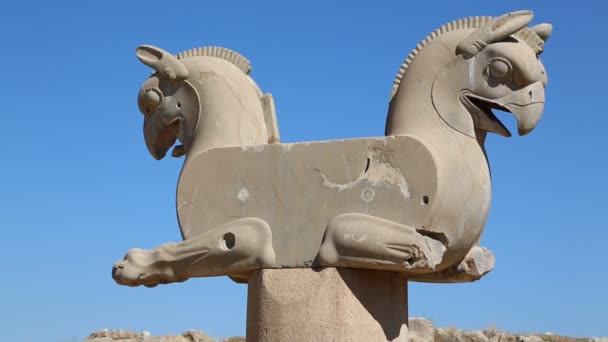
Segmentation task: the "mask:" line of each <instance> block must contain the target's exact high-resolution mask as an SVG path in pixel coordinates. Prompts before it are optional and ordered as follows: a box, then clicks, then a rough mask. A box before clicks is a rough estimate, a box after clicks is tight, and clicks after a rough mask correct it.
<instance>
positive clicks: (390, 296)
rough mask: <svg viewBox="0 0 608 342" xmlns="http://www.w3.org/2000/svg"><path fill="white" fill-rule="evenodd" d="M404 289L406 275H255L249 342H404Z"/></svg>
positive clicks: (353, 271)
mask: <svg viewBox="0 0 608 342" xmlns="http://www.w3.org/2000/svg"><path fill="white" fill-rule="evenodd" d="M406 286H407V285H406V279H405V277H404V276H403V275H402V274H399V273H396V272H386V271H370V270H356V269H336V268H323V269H282V270H259V271H255V272H254V274H253V275H252V276H251V277H250V279H249V293H248V301H249V302H248V307H247V342H282V341H341V342H386V341H395V342H396V341H401V342H405V341H407V325H406V323H407V287H406Z"/></svg>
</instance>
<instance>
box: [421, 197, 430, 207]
mask: <svg viewBox="0 0 608 342" xmlns="http://www.w3.org/2000/svg"><path fill="white" fill-rule="evenodd" d="M421 204H423V205H428V204H429V196H427V195H424V196H422V203H421Z"/></svg>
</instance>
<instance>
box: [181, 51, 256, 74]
mask: <svg viewBox="0 0 608 342" xmlns="http://www.w3.org/2000/svg"><path fill="white" fill-rule="evenodd" d="M197 56H201V57H216V58H220V59H223V60H225V61H228V62H230V63H232V64H234V66H236V67H237V68H239V69H241V71H243V72H244V73H245V74H246V75H249V73H250V72H251V64H250V63H249V60H247V58H245V57H243V56H241V55H240V54H239V53H237V52H234V51H232V50H230V49H226V48H225V47H221V46H205V47H198V48H194V49H190V50H187V51H184V52H180V53H178V54H177V55H175V57H177V59H184V58H189V57H197Z"/></svg>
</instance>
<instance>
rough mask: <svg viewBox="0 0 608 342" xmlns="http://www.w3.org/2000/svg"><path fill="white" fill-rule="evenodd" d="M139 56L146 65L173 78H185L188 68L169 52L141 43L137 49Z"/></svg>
mask: <svg viewBox="0 0 608 342" xmlns="http://www.w3.org/2000/svg"><path fill="white" fill-rule="evenodd" d="M135 54H136V55H137V58H139V60H140V61H141V62H142V63H144V64H145V65H147V66H149V67H151V68H152V69H154V70H156V71H158V72H159V73H161V74H163V75H165V76H166V77H169V78H171V79H174V80H175V79H180V80H185V79H186V78H188V69H187V68H186V66H185V65H184V63H182V62H181V61H179V60H178V59H177V58H176V57H175V56H173V55H172V54H170V53H169V52H167V51H165V50H163V49H161V48H157V47H155V46H152V45H141V46H138V47H137V49H135Z"/></svg>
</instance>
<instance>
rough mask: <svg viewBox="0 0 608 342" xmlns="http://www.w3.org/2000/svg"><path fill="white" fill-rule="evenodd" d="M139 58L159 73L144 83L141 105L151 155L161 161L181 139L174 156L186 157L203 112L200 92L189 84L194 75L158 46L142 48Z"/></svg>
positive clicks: (140, 93)
mask: <svg viewBox="0 0 608 342" xmlns="http://www.w3.org/2000/svg"><path fill="white" fill-rule="evenodd" d="M136 54H137V58H139V60H140V61H141V62H142V63H144V64H146V65H148V66H150V67H151V68H153V69H154V71H155V72H154V73H153V74H152V76H150V78H148V79H147V80H146V81H145V82H144V84H143V86H142V87H141V89H140V91H139V95H138V101H137V102H138V105H139V110H140V112H141V113H142V114H143V115H144V139H145V141H146V146H147V147H148V151H149V152H150V154H151V155H152V156H153V157H154V158H155V159H157V160H160V159H162V158H163V157H164V156H165V154H166V153H167V151H168V150H169V148H171V147H172V146H173V145H174V144H175V142H176V140H177V139H179V140H180V142H181V143H182V145H178V146H176V147H175V148H174V149H173V153H172V155H173V156H174V157H179V156H182V155H184V153H185V151H186V150H187V149H188V148H189V147H190V145H191V144H192V139H193V137H194V131H195V130H196V126H197V124H198V114H199V112H200V101H199V97H198V94H197V91H196V88H195V87H194V86H193V85H192V83H191V82H190V81H189V80H188V76H189V75H190V74H191V72H190V71H189V70H188V68H187V66H186V64H184V63H183V62H182V61H180V60H178V59H177V57H175V56H173V55H172V54H170V53H168V52H167V51H164V50H162V49H160V48H157V47H154V46H149V45H142V46H140V47H138V48H137V50H136Z"/></svg>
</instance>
